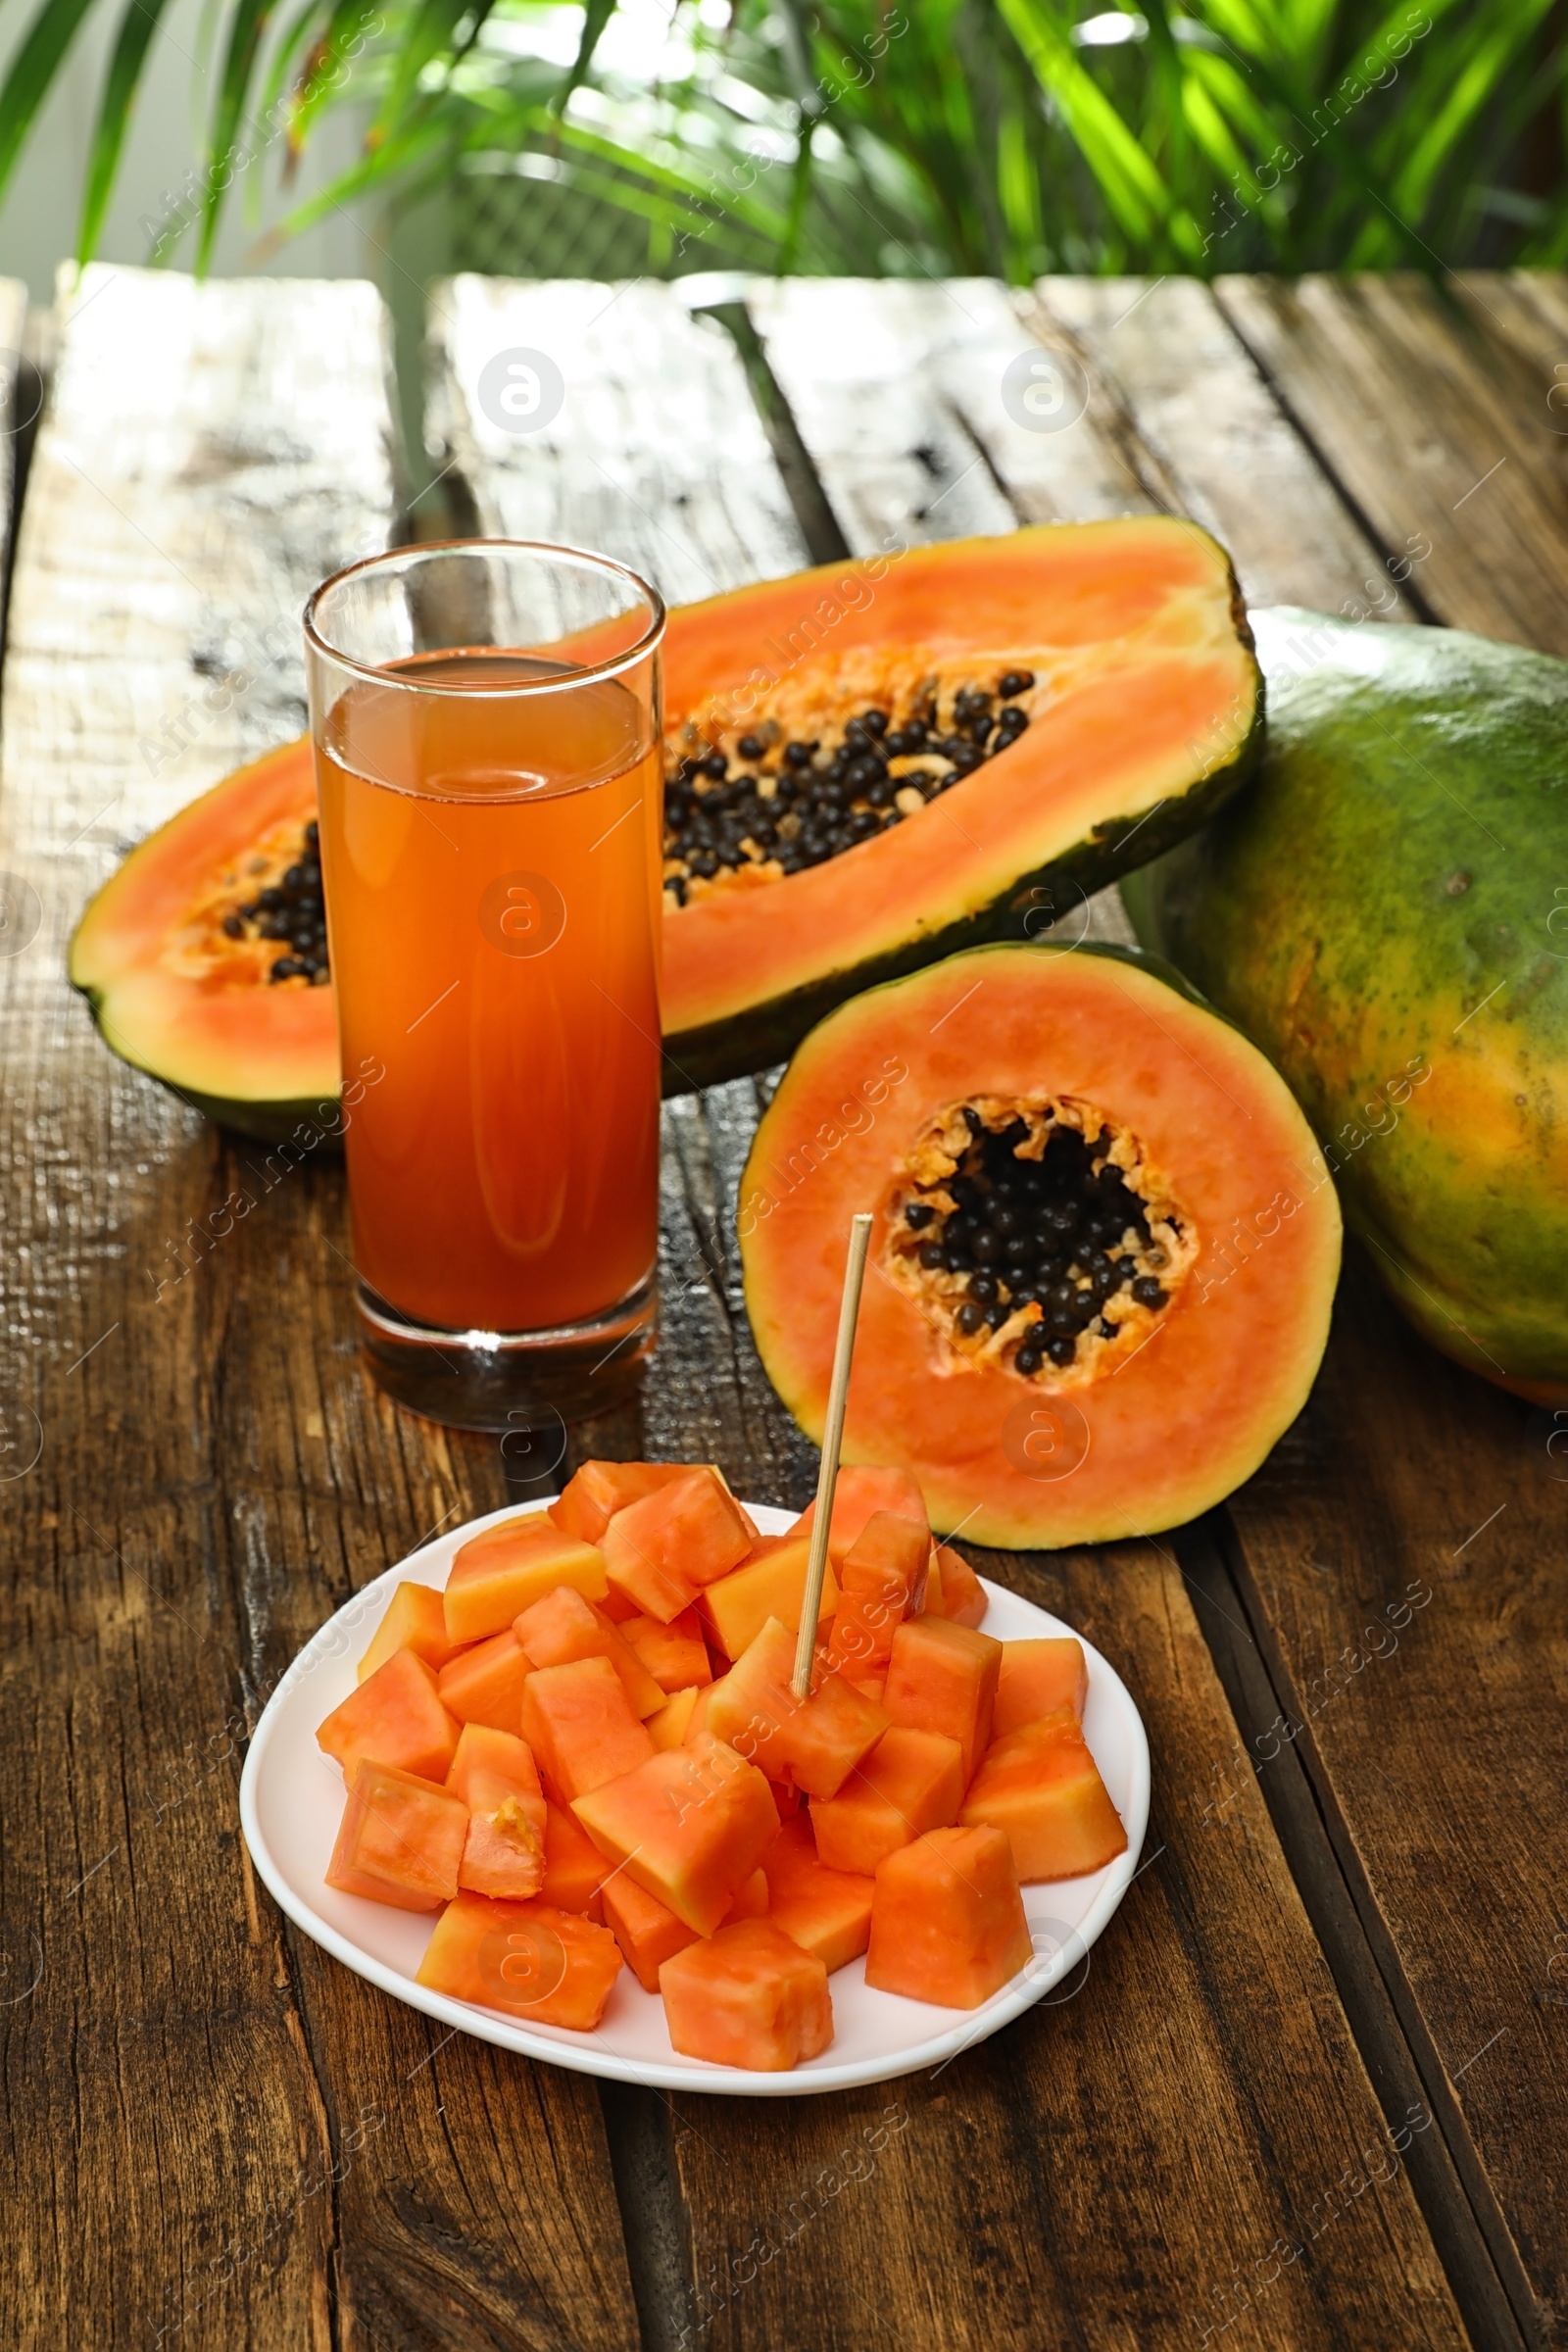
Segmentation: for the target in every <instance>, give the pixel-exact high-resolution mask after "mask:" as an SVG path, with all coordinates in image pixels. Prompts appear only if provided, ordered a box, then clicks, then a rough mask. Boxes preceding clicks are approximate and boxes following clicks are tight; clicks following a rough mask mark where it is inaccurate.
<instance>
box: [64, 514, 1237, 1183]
mask: <svg viewBox="0 0 1568 2352" xmlns="http://www.w3.org/2000/svg"><path fill="white" fill-rule="evenodd" d="M665 662H666V672H665V674H666V704H667V709H668V711H669V713H670V715H669V720H668V726H667V729H666V734H665V740H664V758H665V790H666V806H665V826H664V839H663V851H664V856H663V878H664V906H665V922H664V972H663V986H662V1020H663V1029H664V1086H665V1091H666V1093H681V1092H683V1091H685V1090H686V1089H688V1088H691V1087H696V1086H707V1085H711V1084H712V1083H714V1082H715V1081H717V1080H719V1079H724V1078H732V1077H737V1076H740V1075H742V1074H744V1073H745V1072H747V1071H751V1070H756V1069H760V1068H762V1067H764V1066H765V1065H766V1064H768V1063H770V1062H774V1061H777V1060H779V1059H781V1058H782V1057H783V1055H784V1054H787V1053H788V1052H789V1050H790V1049H791V1047H792V1046H794V1045H795V1044H796V1043H797V1042H798V1041H799V1039H800V1038H801V1037H803V1036H804V1035H805V1034H806V1032H807V1030H808V1029H809V1027H810V1026H811V1024H812V1022H813V1021H815V1020H817V1019H818V1018H819V1017H820V1016H821V1015H822V1013H824V1012H825V1011H827V1010H828V1009H829V1007H830V1006H832V1005H836V1004H839V1003H841V1002H842V1000H843V999H844V998H845V997H847V996H853V995H854V994H855V992H856V991H857V990H858V989H860V988H864V987H866V986H869V985H870V984H872V983H873V982H876V981H878V980H884V979H887V978H889V977H891V976H892V975H894V974H896V973H898V972H902V971H907V970H910V969H913V968H915V967H916V966H918V965H920V964H923V963H929V962H931V961H933V960H935V959H936V958H938V957H940V956H944V955H946V954H949V953H951V952H952V951H953V950H955V949H956V948H960V947H965V946H969V945H972V944H974V943H975V942H977V941H981V940H985V939H988V938H993V937H998V936H1002V937H1010V938H1028V937H1031V936H1034V935H1036V934H1038V933H1040V932H1041V931H1043V930H1044V929H1045V928H1046V927H1048V926H1049V925H1050V924H1051V923H1052V922H1053V920H1054V918H1056V917H1058V916H1060V915H1061V914H1062V913H1064V912H1070V911H1071V910H1074V909H1076V908H1077V907H1080V906H1081V905H1082V903H1083V900H1084V898H1085V897H1086V895H1087V894H1088V893H1089V892H1090V891H1092V890H1096V889H1098V888H1100V887H1101V886H1102V885H1103V883H1105V882H1108V881H1111V880H1113V879H1114V878H1115V877H1116V876H1117V875H1119V874H1121V873H1123V872H1125V871H1126V870H1127V869H1128V867H1129V866H1130V865H1132V864H1133V863H1135V862H1137V861H1138V860H1139V859H1142V858H1151V857H1152V856H1153V855H1154V854H1155V853H1156V852H1157V851H1158V850H1160V849H1161V848H1163V847H1165V846H1166V845H1168V844H1169V843H1170V842H1172V841H1174V840H1177V839H1179V838H1180V837H1181V836H1182V835H1183V834H1185V833H1187V832H1188V831H1190V830H1191V828H1192V827H1193V826H1194V825H1196V824H1198V823H1199V822H1201V819H1202V818H1203V816H1205V815H1206V814H1207V813H1208V812H1209V810H1211V809H1214V808H1216V807H1218V806H1219V804H1220V803H1221V802H1222V801H1224V800H1225V799H1226V798H1227V797H1228V796H1229V795H1230V794H1231V793H1232V792H1234V791H1235V790H1236V788H1237V787H1238V785H1240V784H1241V783H1242V782H1243V781H1244V780H1245V778H1246V777H1247V775H1248V774H1249V773H1250V770H1251V767H1252V766H1253V765H1254V763H1255V760H1256V757H1257V752H1258V748H1259V744H1260V741H1261V731H1262V719H1261V712H1262V699H1261V682H1260V678H1259V673H1258V669H1257V664H1256V661H1255V659H1254V657H1253V654H1252V650H1251V639H1250V634H1249V631H1248V627H1247V622H1246V618H1245V615H1244V613H1243V612H1242V608H1241V602H1240V597H1239V594H1238V591H1237V587H1236V581H1235V578H1234V575H1233V573H1232V571H1231V567H1230V564H1229V562H1228V560H1227V558H1226V556H1225V554H1224V551H1223V550H1222V549H1221V548H1220V547H1218V546H1217V545H1216V544H1215V542H1214V541H1213V540H1212V539H1210V538H1209V537H1208V536H1207V534H1206V533H1205V532H1203V531H1201V530H1200V529H1199V527H1198V526H1197V524H1196V523H1190V522H1183V521H1178V520H1174V519H1172V518H1170V517H1168V516H1159V515H1156V516H1142V517H1133V518H1130V519H1128V520H1125V521H1120V522H1095V523H1054V524H1048V525H1043V526H1040V527H1037V528H1033V529H1029V530H1022V531H1017V532H1015V533H1013V534H1012V535H1011V536H1009V537H1006V538H1001V539H972V540H960V541H949V542H947V543H946V544H944V545H941V546H936V547H924V548H916V549H913V550H910V551H907V552H905V553H904V554H903V555H900V556H898V557H891V556H887V557H875V558H872V559H870V560H869V561H866V562H858V563H849V564H829V565H826V566H822V567H820V568H818V569H817V570H814V571H807V572H800V573H796V574H794V575H793V576H792V577H790V578H787V579H782V580H770V581H764V582H762V583H761V584H760V585H759V586H756V587H752V588H744V589H741V590H738V591H737V592H736V593H734V594H732V595H728V596H722V597H715V598H713V599H712V600H711V601H710V602H709V603H706V604H701V605H691V606H687V607H685V608H684V609H682V610H681V611H678V612H675V613H671V614H670V616H669V627H668V634H667V637H666V641H665ZM315 812H316V800H315V782H314V776H313V770H312V760H311V752H310V746H309V743H308V742H307V741H305V740H304V739H301V740H300V741H299V742H297V743H292V744H285V745H284V746H282V748H281V749H280V750H278V751H276V752H274V753H271V754H270V755H269V757H268V758H266V759H265V760H258V761H256V762H254V763H253V764H252V765H250V766H248V767H244V768H241V769H240V770H239V771H238V772H237V773H236V774H234V775H232V776H230V777H228V778H226V779H225V780H224V782H222V783H221V784H220V785H217V786H216V787H215V788H214V789H213V790H212V791H211V792H208V793H206V794H204V795H203V796H202V797H201V798H200V799H199V800H197V801H195V802H194V803H192V805H191V806H190V807H189V808H188V809H183V810H181V811H180V813H179V814H178V815H176V816H175V817H173V818H172V819H171V820H170V822H169V823H168V824H167V825H165V826H163V827H162V828H161V829H160V830H159V831H158V832H156V833H154V834H151V835H150V836H149V837H148V839H147V840H146V841H144V842H143V843H141V844H140V845H139V846H138V848H137V849H135V850H134V851H133V852H132V853H131V855H130V857H129V858H127V859H126V860H125V863H124V864H123V866H122V868H121V869H120V871H119V872H118V873H117V874H116V875H115V876H114V877H113V878H112V880H111V881H110V882H109V883H108V884H106V885H105V887H104V889H103V890H102V891H100V892H99V894H98V896H97V897H96V898H95V899H94V900H93V902H92V904H91V905H90V906H89V907H88V908H87V911H86V913H85V915H84V916H83V918H82V921H81V924H80V926H79V928H78V930H77V933H76V936H75V939H74V941H73V946H72V956H71V976H72V978H73V981H74V982H75V984H76V986H77V987H78V988H80V989H82V990H83V991H84V992H85V993H86V994H87V996H88V997H89V998H90V999H91V1002H92V1005H93V1009H94V1012H95V1014H96V1016H97V1019H98V1022H99V1025H100V1028H101V1029H102V1031H103V1034H104V1036H105V1038H106V1039H107V1041H108V1043H109V1044H110V1045H111V1046H112V1047H113V1048H114V1049H115V1051H116V1052H117V1053H118V1054H122V1055H123V1058H124V1059H126V1060H127V1061H130V1062H132V1063H134V1064H135V1065H136V1066H137V1067H139V1068H141V1069H144V1070H147V1071H149V1072H151V1074H152V1075H153V1076H154V1077H158V1078H162V1079H164V1080H165V1081H166V1082H167V1083H168V1084H169V1085H170V1086H172V1087H173V1088H174V1089H175V1091H176V1092H177V1093H179V1094H180V1095H181V1096H182V1097H183V1098H184V1100H186V1101H187V1102H189V1103H194V1104H195V1105H196V1106H197V1107H198V1108H200V1109H203V1110H205V1111H207V1112H209V1114H210V1115H212V1116H213V1117H215V1118H218V1119H220V1120H222V1121H223V1122H225V1123H226V1124H228V1125H230V1126H233V1127H238V1128H241V1129H243V1130H245V1131H246V1132H248V1133H251V1134H257V1135H263V1136H268V1137H274V1138H275V1137H277V1136H279V1135H282V1134H286V1133H288V1132H289V1131H290V1130H291V1129H292V1128H293V1127H294V1125H295V1123H296V1121H297V1119H298V1118H299V1116H300V1115H301V1112H302V1107H303V1106H306V1105H310V1104H316V1103H319V1102H320V1101H321V1099H322V1098H323V1097H324V1098H330V1096H331V1095H332V1094H333V1093H334V1092H335V1090H336V1086H337V1040H336V1027H335V1008H334V1005H333V1000H332V989H331V984H330V979H329V976H328V972H327V960H326V934H325V917H324V912H323V909H322V906H321V884H320V868H319V860H318V858H317V856H316V848H315V839H314V822H315ZM1059 928H1060V926H1059V924H1058V929H1059Z"/></svg>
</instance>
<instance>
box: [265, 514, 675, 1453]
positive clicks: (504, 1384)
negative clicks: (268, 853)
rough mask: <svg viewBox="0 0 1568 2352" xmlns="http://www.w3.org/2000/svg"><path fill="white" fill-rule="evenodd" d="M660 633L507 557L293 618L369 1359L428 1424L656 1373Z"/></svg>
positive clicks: (572, 578)
mask: <svg viewBox="0 0 1568 2352" xmlns="http://www.w3.org/2000/svg"><path fill="white" fill-rule="evenodd" d="M663 626H664V611H663V606H662V603H661V602H660V599H659V597H658V596H657V595H656V594H655V592H654V591H653V589H651V588H649V587H648V586H646V585H645V583H644V582H643V581H641V580H640V579H638V578H637V576H636V575H635V573H633V572H630V571H627V570H625V569H624V568H623V567H622V566H621V565H620V564H612V563H610V562H609V561H607V560H606V559H604V558H602V557H598V556H590V555H583V554H579V553H577V552H576V551H574V550H572V549H570V548H557V547H545V546H530V545H526V544H520V543H513V542H510V541H501V540H473V541H459V542H455V543H453V544H450V545H446V546H429V547H418V548H404V549H400V550H398V551H396V552H395V553H393V554H391V555H387V556H378V557H374V558H372V559H371V560H370V561H368V562H367V563H364V564H355V565H353V566H352V567H351V568H350V569H349V570H347V571H341V572H339V573H338V574H337V575H336V577H335V578H333V579H330V580H327V581H326V582H325V583H324V584H323V586H321V587H320V588H319V589H318V590H317V591H316V594H315V595H314V596H313V597H312V599H311V601H310V603H309V605H308V606H307V607H306V612H305V639H306V660H307V668H308V672H309V683H310V698H311V730H312V736H313V740H314V743H315V747H316V773H317V785H318V792H319V802H320V817H319V822H320V853H321V874H322V880H323V884H324V887H325V895H326V923H327V945H328V952H329V955H330V958H331V968H332V981H333V986H334V988H335V991H336V996H337V1007H338V1033H339V1039H340V1043H341V1046H342V1056H343V1076H344V1130H345V1132H344V1149H345V1152H346V1153H347V1158H348V1179H349V1201H350V1208H351V1212H352V1217H353V1226H354V1260H355V1267H356V1272H357V1277H358V1303H359V1315H360V1325H361V1335H362V1338H363V1340H364V1343H365V1347H366V1348H367V1351H368V1357H369V1362H370V1366H371V1369H372V1370H373V1372H374V1374H375V1377H376V1378H377V1379H378V1380H379V1381H380V1383H381V1385H382V1386H383V1388H385V1389H387V1390H388V1391H389V1392H390V1393H391V1394H392V1395H393V1396H394V1397H398V1398H399V1399H401V1401H402V1402H404V1403H405V1404H409V1405H412V1406H413V1407H414V1408H415V1409H416V1410H417V1411H418V1412H421V1413H426V1414H429V1415H430V1416H431V1417H432V1418H434V1419H436V1420H438V1421H447V1422H453V1423H456V1424H458V1425H459V1426H462V1427H466V1428H475V1429H504V1428H506V1427H507V1426H508V1425H509V1423H511V1424H515V1425H521V1426H530V1425H533V1424H535V1423H537V1422H538V1421H539V1420H540V1419H543V1418H547V1417H549V1416H550V1415H552V1414H555V1413H559V1414H560V1415H561V1416H562V1417H563V1418H564V1419H567V1420H569V1419H571V1418H573V1417H574V1416H579V1417H580V1416H581V1415H583V1414H587V1413H593V1412H598V1411H600V1410H602V1409H604V1408H605V1407H607V1406H609V1405H611V1404H613V1403H614V1402H616V1401H617V1399H619V1398H620V1397H623V1396H624V1395H625V1393H626V1391H627V1390H628V1388H629V1387H630V1386H631V1385H632V1384H633V1383H634V1382H635V1381H636V1379H637V1378H638V1377H639V1376H640V1373H641V1369H642V1365H643V1362H644V1360H645V1358H646V1357H647V1355H648V1354H649V1353H650V1351H651V1349H652V1346H653V1325H654V1316H655V1309H656V1304H657V1298H656V1290H655V1261H656V1253H657V1239H658V1196H659V1097H660V1025H659V938H660V909H661V904H662V896H661V894H662V810H661V793H662V760H661V740H660V739H661V706H660V643H661V639H662V634H663Z"/></svg>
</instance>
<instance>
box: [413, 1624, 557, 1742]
mask: <svg viewBox="0 0 1568 2352" xmlns="http://www.w3.org/2000/svg"><path fill="white" fill-rule="evenodd" d="M532 1671H533V1668H532V1664H531V1662H530V1660H529V1657H528V1653H527V1651H526V1650H525V1649H524V1648H523V1646H522V1643H521V1642H519V1641H518V1640H517V1637H516V1635H515V1633H514V1632H513V1631H512V1628H511V1627H510V1626H508V1627H507V1629H506V1631H505V1633H500V1634H491V1635H490V1637H489V1638H488V1640H486V1641H484V1642H471V1643H469V1644H467V1645H466V1647H464V1648H463V1649H460V1650H459V1651H458V1654H457V1656H456V1657H454V1658H449V1659H448V1660H447V1663H446V1664H445V1665H444V1666H443V1667H442V1669H441V1672H440V1673H439V1674H438V1675H437V1677H436V1688H437V1690H438V1691H440V1693H441V1703H442V1705H443V1706H444V1707H445V1708H447V1710H448V1711H449V1713H451V1714H453V1715H455V1716H456V1717H457V1719H458V1721H459V1722H460V1723H488V1724H491V1725H493V1726H494V1728H495V1729H496V1730H497V1731H498V1732H512V1733H514V1734H515V1732H516V1731H517V1729H518V1726H519V1724H520V1722H521V1709H522V1686H523V1684H524V1683H525V1682H526V1681H527V1679H528V1676H529V1675H530V1674H531V1673H532Z"/></svg>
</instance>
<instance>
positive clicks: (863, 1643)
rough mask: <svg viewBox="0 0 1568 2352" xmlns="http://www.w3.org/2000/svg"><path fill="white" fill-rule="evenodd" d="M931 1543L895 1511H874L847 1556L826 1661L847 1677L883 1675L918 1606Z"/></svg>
mask: <svg viewBox="0 0 1568 2352" xmlns="http://www.w3.org/2000/svg"><path fill="white" fill-rule="evenodd" d="M930 1551H931V1539H930V1536H929V1534H928V1532H927V1530H926V1528H925V1527H924V1526H923V1525H921V1524H918V1523H917V1522H916V1521H914V1520H912V1519H904V1518H900V1517H899V1516H898V1515H897V1514H896V1513H895V1512H893V1511H874V1512H873V1513H872V1515H871V1517H870V1518H869V1519H868V1520H867V1521H866V1523H865V1525H864V1527H863V1528H861V1530H860V1532H859V1534H858V1536H857V1537H856V1539H855V1542H854V1543H853V1544H851V1546H850V1548H849V1550H848V1551H847V1552H846V1554H845V1556H844V1567H843V1571H842V1573H841V1576H840V1593H839V1606H838V1610H837V1613H836V1615H835V1617H834V1619H833V1635H832V1640H831V1641H830V1642H829V1643H828V1653H827V1654H828V1661H829V1663H830V1664H831V1665H833V1666H835V1667H838V1668H839V1669H841V1670H842V1671H843V1672H844V1673H846V1674H854V1675H871V1674H884V1673H886V1671H887V1663H888V1659H889V1657H890V1655H891V1654H892V1649H893V1636H894V1634H895V1632H896V1631H897V1629H898V1626H899V1623H900V1621H901V1620H902V1619H903V1618H904V1617H906V1616H907V1615H908V1614H910V1613H911V1612H912V1611H913V1610H915V1609H917V1608H918V1606H919V1602H920V1598H921V1596H922V1594H923V1593H924V1590H925V1575H926V1565H927V1562H928V1559H929V1557H930Z"/></svg>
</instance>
